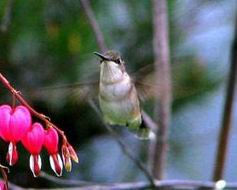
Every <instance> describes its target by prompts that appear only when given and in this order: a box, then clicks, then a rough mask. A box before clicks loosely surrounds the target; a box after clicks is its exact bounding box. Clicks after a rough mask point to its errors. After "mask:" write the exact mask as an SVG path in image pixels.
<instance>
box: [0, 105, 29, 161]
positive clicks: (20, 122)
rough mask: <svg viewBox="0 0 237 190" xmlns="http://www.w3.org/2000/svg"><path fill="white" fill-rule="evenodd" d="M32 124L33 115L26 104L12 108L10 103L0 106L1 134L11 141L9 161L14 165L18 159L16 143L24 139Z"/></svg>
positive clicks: (8, 154) (4, 138)
mask: <svg viewBox="0 0 237 190" xmlns="http://www.w3.org/2000/svg"><path fill="white" fill-rule="evenodd" d="M30 126H31V115H30V112H29V110H28V109H27V108H26V107H24V106H17V107H16V108H13V109H12V108H11V107H10V106H9V105H2V106H0V136H1V137H2V138H3V140H5V141H7V142H10V143H9V147H8V153H7V161H8V163H9V164H10V165H13V164H15V163H16V162H17V160H18V153H17V147H16V143H17V142H18V141H20V140H21V139H22V137H23V136H24V135H25V134H26V132H27V131H28V129H29V128H30Z"/></svg>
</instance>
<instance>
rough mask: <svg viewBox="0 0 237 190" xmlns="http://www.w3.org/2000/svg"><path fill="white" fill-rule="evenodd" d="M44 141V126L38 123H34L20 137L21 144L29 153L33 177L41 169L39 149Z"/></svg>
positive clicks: (37, 174)
mask: <svg viewBox="0 0 237 190" xmlns="http://www.w3.org/2000/svg"><path fill="white" fill-rule="evenodd" d="M43 143H44V128H43V126H42V125H41V124H40V123H34V124H33V125H32V126H31V128H30V129H29V131H28V132H27V133H26V135H25V136H24V137H23V139H22V144H23V145H24V147H25V148H26V149H27V150H28V151H29V152H30V153H31V155H30V169H31V171H32V173H33V175H34V177H37V176H39V174H40V170H41V165H42V162H41V157H40V155H39V154H40V151H41V149H42V146H43Z"/></svg>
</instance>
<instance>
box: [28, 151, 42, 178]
mask: <svg viewBox="0 0 237 190" xmlns="http://www.w3.org/2000/svg"><path fill="white" fill-rule="evenodd" d="M41 166H42V161H41V157H40V155H32V154H31V155H30V169H31V171H32V173H33V175H34V177H38V176H39V174H40V170H41Z"/></svg>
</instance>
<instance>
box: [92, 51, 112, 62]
mask: <svg viewBox="0 0 237 190" xmlns="http://www.w3.org/2000/svg"><path fill="white" fill-rule="evenodd" d="M94 54H95V55H97V56H99V57H100V58H101V59H102V60H107V61H109V58H108V57H106V56H105V55H103V54H101V53H98V52H94Z"/></svg>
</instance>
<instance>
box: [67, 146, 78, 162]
mask: <svg viewBox="0 0 237 190" xmlns="http://www.w3.org/2000/svg"><path fill="white" fill-rule="evenodd" d="M68 150H69V153H70V157H71V159H72V160H73V161H74V162H76V163H79V159H78V156H77V153H76V151H75V150H74V148H73V147H72V146H71V145H69V146H68Z"/></svg>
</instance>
